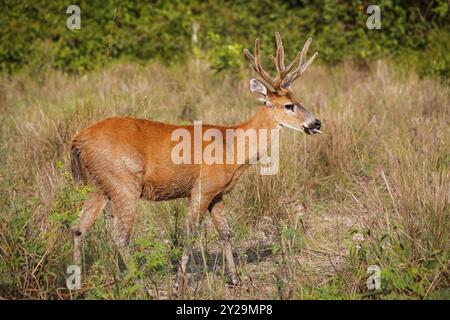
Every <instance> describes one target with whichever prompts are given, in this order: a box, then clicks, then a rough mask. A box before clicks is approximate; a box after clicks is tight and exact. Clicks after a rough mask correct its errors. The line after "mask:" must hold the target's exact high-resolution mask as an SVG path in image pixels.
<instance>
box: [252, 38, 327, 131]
mask: <svg viewBox="0 0 450 320" xmlns="http://www.w3.org/2000/svg"><path fill="white" fill-rule="evenodd" d="M275 38H276V42H277V52H276V56H275V57H273V56H272V60H273V61H274V63H275V66H276V69H277V75H276V76H275V77H274V78H272V77H271V76H270V75H269V74H268V73H267V72H266V71H265V70H264V69H263V68H262V66H261V60H260V57H259V40H258V39H256V40H255V51H254V55H252V54H251V53H250V52H249V51H248V50H247V49H244V54H245V56H246V57H247V59H248V60H249V61H250V63H251V66H252V68H253V70H254V71H255V72H256V74H258V75H259V76H260V77H261V79H262V81H260V80H257V79H251V80H250V91H251V92H252V93H253V94H254V95H256V96H257V97H258V98H259V99H260V100H261V101H264V103H265V105H266V106H267V108H268V113H269V114H270V116H271V117H273V119H274V120H275V121H276V122H278V124H279V125H280V126H282V127H288V128H291V129H295V130H300V131H303V132H305V133H307V134H312V133H320V132H321V131H320V127H321V123H320V120H319V119H317V118H316V117H315V116H314V115H313V114H312V113H311V112H309V111H308V110H306V109H305V107H304V105H303V103H302V101H301V100H298V99H296V98H295V97H294V94H293V92H292V89H291V85H292V83H293V82H294V81H295V80H296V79H298V78H299V77H300V75H301V74H302V73H303V72H305V70H306V69H307V68H308V67H309V66H310V65H311V63H312V62H313V61H314V59H316V57H317V56H318V53H317V52H316V53H314V55H313V56H312V57H311V58H310V59H309V60H308V61H306V54H307V52H308V48H309V46H310V44H311V41H312V39H311V38H309V39H308V40H307V41H306V43H305V45H304V46H303V49H302V51H300V52H298V53H297V56H296V57H295V59H294V60H293V61H292V62H291V63H290V64H289V65H288V66H287V67H285V65H284V49H283V43H282V41H281V36H280V34H279V33H278V32H277V33H275Z"/></svg>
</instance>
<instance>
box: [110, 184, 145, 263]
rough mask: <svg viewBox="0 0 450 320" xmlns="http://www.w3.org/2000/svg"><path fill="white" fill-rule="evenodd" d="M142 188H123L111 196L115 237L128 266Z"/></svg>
mask: <svg viewBox="0 0 450 320" xmlns="http://www.w3.org/2000/svg"><path fill="white" fill-rule="evenodd" d="M140 194H141V190H140V189H139V188H138V187H128V188H121V189H120V191H119V192H118V193H116V194H114V196H113V197H112V198H111V202H112V211H113V238H114V242H115V243H116V246H117V249H118V250H119V254H120V256H121V258H122V260H123V262H124V263H125V265H126V267H127V268H128V260H129V254H128V245H129V242H130V236H131V231H132V229H133V224H134V218H135V213H136V207H137V205H138V202H139V198H140Z"/></svg>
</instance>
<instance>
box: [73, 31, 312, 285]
mask: <svg viewBox="0 0 450 320" xmlns="http://www.w3.org/2000/svg"><path fill="white" fill-rule="evenodd" d="M275 37H276V44H277V51H276V57H272V59H273V60H274V62H275V65H276V70H277V75H276V76H275V77H274V78H272V77H271V76H270V75H269V74H268V73H267V72H266V71H265V70H264V69H263V68H262V66H261V62H260V49H259V41H258V39H256V41H255V49H254V54H253V55H252V54H251V53H250V52H249V51H248V50H247V49H245V50H244V54H245V56H246V57H247V58H248V59H249V61H250V63H251V66H252V68H253V70H254V71H255V72H256V73H257V74H258V75H259V76H260V77H261V78H262V80H263V81H264V82H261V81H258V80H256V79H251V80H250V91H251V92H252V93H253V94H254V95H256V96H257V97H258V98H259V99H260V100H262V101H263V102H264V104H263V105H262V106H261V107H260V108H259V110H258V111H257V112H256V114H254V115H253V116H252V117H251V118H250V119H248V120H247V121H245V122H243V123H241V124H238V125H234V126H216V125H203V126H202V130H203V131H205V130H207V129H209V128H213V129H217V130H219V131H221V132H225V130H226V129H243V130H249V129H251V130H256V131H258V130H261V129H265V130H278V128H281V127H288V128H292V129H295V130H299V131H303V132H305V133H307V134H314V133H320V126H321V124H320V121H319V120H318V119H317V118H315V117H314V116H313V115H312V114H311V113H310V112H308V111H307V110H306V109H305V108H304V106H303V104H302V103H301V102H300V100H298V99H296V98H294V95H293V92H292V89H291V85H292V83H293V82H294V81H295V80H296V79H297V78H298V77H300V75H301V74H303V72H305V70H306V69H307V68H308V67H309V65H310V64H311V63H312V62H313V61H314V59H315V58H316V57H317V55H318V53H317V52H316V53H315V54H314V55H313V56H312V57H311V58H310V59H309V60H308V61H307V60H306V54H307V51H308V48H309V46H310V44H311V38H309V39H308V40H307V42H306V43H305V45H304V47H303V49H302V51H301V52H299V53H298V54H297V56H296V58H295V59H294V60H293V61H292V62H291V63H290V64H289V65H288V66H287V67H285V65H284V49H283V44H282V41H281V37H280V35H279V34H278V33H276V34H275ZM180 128H182V129H186V130H187V131H188V132H190V133H193V131H194V126H178V125H171V124H165V123H161V122H156V121H150V120H146V119H135V118H127V117H125V118H117V117H114V118H108V119H105V120H103V121H100V122H97V123H95V124H93V125H91V126H90V127H88V128H86V129H83V130H82V131H80V132H79V133H78V134H77V135H76V136H75V137H74V139H73V141H72V147H71V166H72V174H73V176H74V178H75V180H76V181H80V180H82V181H83V182H84V183H86V184H90V185H92V186H95V190H96V191H95V192H93V193H91V194H90V196H89V198H88V199H87V200H86V201H85V203H84V204H83V208H82V210H81V213H80V219H79V223H78V225H77V226H76V227H75V228H74V261H75V263H77V264H80V263H81V245H82V238H83V236H84V235H85V234H86V233H87V232H88V230H89V229H90V228H91V227H92V225H93V224H94V222H95V220H96V218H97V217H98V216H99V214H100V213H101V212H102V211H103V209H104V208H105V206H106V204H107V202H108V201H110V202H111V204H112V211H113V212H112V215H113V232H114V239H115V242H116V244H117V246H118V249H119V252H120V253H121V255H122V257H124V261H126V259H127V258H126V251H127V250H126V248H127V246H128V242H129V238H130V233H131V230H132V227H133V221H134V216H135V210H136V206H137V203H138V201H139V199H140V198H145V199H148V200H153V201H161V200H170V199H176V198H189V199H190V205H189V210H188V216H187V219H188V221H187V235H188V237H192V236H193V235H195V232H196V229H197V226H198V224H199V223H200V222H201V220H202V218H203V216H204V214H205V212H206V211H207V210H209V212H210V213H211V217H212V221H213V223H214V226H215V228H216V229H217V231H218V233H219V236H220V239H221V240H222V242H223V249H224V253H225V258H226V262H227V268H228V272H229V275H230V278H231V281H232V283H233V284H236V283H237V281H238V277H237V273H236V267H235V263H234V260H233V253H232V248H231V242H230V237H231V231H230V227H229V225H228V222H227V217H226V210H225V206H224V203H223V200H222V197H223V195H224V194H225V193H227V192H229V191H231V190H232V189H233V187H234V185H235V184H236V182H237V180H238V179H239V177H240V176H241V175H242V173H243V172H244V171H245V169H246V168H247V167H248V166H249V160H250V159H257V160H258V159H260V158H261V156H262V154H260V153H256V154H252V151H250V150H249V151H246V153H245V161H244V162H245V163H231V164H230V163H226V164H220V163H213V164H205V163H201V164H175V163H174V161H173V160H172V158H171V154H172V149H173V147H174V144H175V143H176V142H174V141H172V138H171V136H172V133H173V132H174V130H176V129H180ZM224 143H225V142H224ZM268 143H269V144H270V141H268ZM206 145H207V143H204V142H203V143H202V144H201V150H200V151H202V150H204V148H205V147H206ZM233 148H234V146H233ZM249 149H250V148H249ZM197 151H198V150H197ZM190 152H191V153H192V154H193V153H194V152H196V151H195V149H194V148H191V149H190ZM253 153H254V152H253ZM191 243H192V241H187V244H186V245H185V248H184V251H183V254H182V258H181V263H180V267H179V271H178V276H177V282H176V283H178V280H182V279H183V276H184V274H185V271H186V266H187V263H188V259H189V255H190V250H191V249H192V245H191Z"/></svg>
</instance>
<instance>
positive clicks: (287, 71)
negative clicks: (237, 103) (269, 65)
mask: <svg viewBox="0 0 450 320" xmlns="http://www.w3.org/2000/svg"><path fill="white" fill-rule="evenodd" d="M275 39H276V42H277V52H276V56H275V57H273V56H272V60H273V62H274V63H275V66H276V68H277V75H276V76H275V78H272V77H271V76H270V75H269V74H268V73H267V72H266V71H265V70H264V69H263V67H262V66H261V59H260V56H259V52H260V50H259V40H258V39H256V40H255V51H254V56H253V55H252V54H251V53H250V52H249V51H248V50H247V49H244V54H245V56H246V57H247V59H248V60H249V61H250V64H251V66H252V68H253V70H255V72H256V73H257V74H258V75H259V76H260V77H261V78H262V79H263V80H264V81H265V82H266V84H268V85H269V86H271V87H272V89H273V90H275V91H276V92H277V93H278V94H280V95H283V94H286V93H287V91H288V89H289V87H290V86H291V84H292V83H293V82H294V81H295V80H296V79H297V78H299V77H300V75H301V74H302V73H303V72H305V70H306V69H307V68H308V67H309V66H310V65H311V63H313V61H314V60H315V59H316V58H317V56H318V55H319V53H318V52H316V53H314V54H313V56H312V57H311V58H309V60H308V61H306V54H307V53H308V49H309V46H310V45H311V41H312V39H311V38H309V39H308V40H307V41H306V43H305V45H304V46H303V49H302V51H300V52H298V53H297V56H296V57H295V59H294V60H293V61H292V62H291V63H290V64H289V65H288V66H287V67H285V66H284V48H283V42H282V41H281V36H280V34H279V33H278V32H276V33H275ZM295 67H296V68H295ZM294 68H295V69H294ZM293 69H294V70H293Z"/></svg>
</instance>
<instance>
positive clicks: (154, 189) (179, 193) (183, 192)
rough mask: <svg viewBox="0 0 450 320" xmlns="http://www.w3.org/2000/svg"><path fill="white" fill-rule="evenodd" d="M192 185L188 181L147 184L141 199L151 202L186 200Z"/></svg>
mask: <svg viewBox="0 0 450 320" xmlns="http://www.w3.org/2000/svg"><path fill="white" fill-rule="evenodd" d="M192 185H193V183H192V182H190V181H182V180H178V181H171V182H157V183H156V182H147V183H145V184H144V188H143V190H142V195H141V197H142V198H144V199H147V200H151V201H163V200H171V199H177V198H186V197H189V196H190V195H191V190H192Z"/></svg>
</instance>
